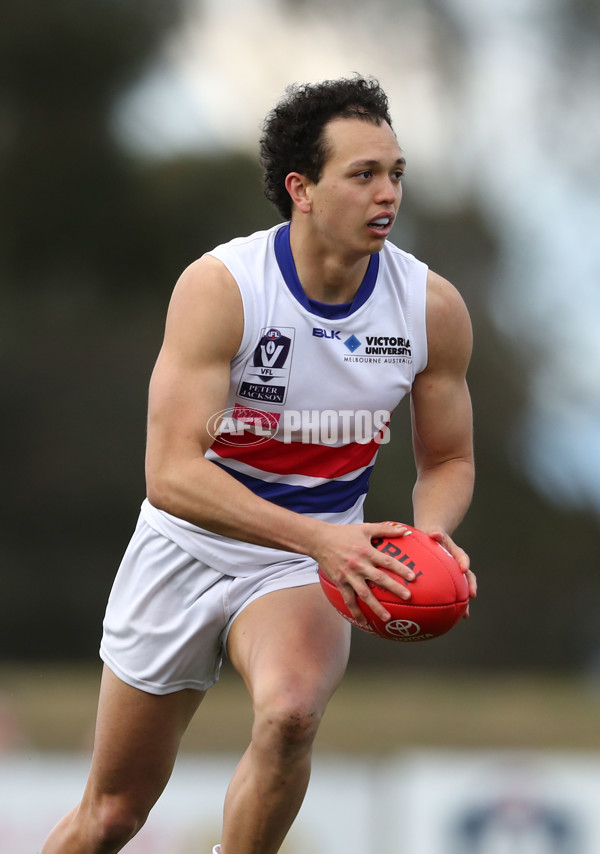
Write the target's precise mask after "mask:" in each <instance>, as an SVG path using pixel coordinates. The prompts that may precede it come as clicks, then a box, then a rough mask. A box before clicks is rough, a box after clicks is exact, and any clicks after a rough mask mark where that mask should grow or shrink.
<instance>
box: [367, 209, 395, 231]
mask: <svg viewBox="0 0 600 854" xmlns="http://www.w3.org/2000/svg"><path fill="white" fill-rule="evenodd" d="M393 222H394V217H393V216H392V215H391V214H382V215H381V216H378V217H376V219H372V220H371V222H369V223H368V225H367V227H368V228H369V229H370V230H371V231H373V232H376V233H377V234H379V235H380V236H382V237H386V236H387V235H388V234H389V233H390V231H391V228H392V223H393Z"/></svg>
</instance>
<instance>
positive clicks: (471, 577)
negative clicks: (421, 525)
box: [425, 530, 477, 617]
mask: <svg viewBox="0 0 600 854" xmlns="http://www.w3.org/2000/svg"><path fill="white" fill-rule="evenodd" d="M425 533H426V534H427V535H428V536H429V537H431V539H432V540H435V541H436V542H438V543H439V544H440V545H441V546H443V547H444V548H445V549H446V551H448V552H450V554H451V555H452V557H453V558H454V560H455V561H456V562H457V563H458V565H459V567H460V568H461V570H462V572H463V573H464V574H465V575H466V577H467V582H468V584H469V597H470V598H471V599H475V598H476V597H477V577H476V576H475V573H474V572H472V571H471V560H470V558H469V555H468V554H467V553H466V552H465V551H464V550H463V549H461V548H460V546H457V545H456V543H455V542H454V540H453V539H452V537H450V536H449V535H448V534H446V533H445V532H444V531H438V530H432V531H426V532H425ZM468 616H469V609H468V608H467V610H466V612H465V617H468Z"/></svg>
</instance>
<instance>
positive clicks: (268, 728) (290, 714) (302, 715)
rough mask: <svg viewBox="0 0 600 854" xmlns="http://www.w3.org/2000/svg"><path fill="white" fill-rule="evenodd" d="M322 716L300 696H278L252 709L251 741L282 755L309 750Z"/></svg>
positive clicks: (320, 712)
mask: <svg viewBox="0 0 600 854" xmlns="http://www.w3.org/2000/svg"><path fill="white" fill-rule="evenodd" d="M322 715H323V710H322V709H320V708H319V707H318V706H317V705H316V704H313V703H311V702H309V701H307V699H306V698H304V697H302V696H297V695H286V696H278V697H277V698H275V699H272V700H271V701H269V702H266V703H263V704H260V705H256V706H255V717H254V727H253V734H252V735H253V741H254V742H255V743H257V742H258V743H261V744H264V745H266V746H268V747H270V748H273V749H275V750H276V751H277V752H278V753H280V754H284V755H285V754H286V753H295V752H297V751H302V750H307V749H310V747H311V746H312V743H313V741H314V738H315V736H316V734H317V730H318V728H319V724H320V722H321V717H322Z"/></svg>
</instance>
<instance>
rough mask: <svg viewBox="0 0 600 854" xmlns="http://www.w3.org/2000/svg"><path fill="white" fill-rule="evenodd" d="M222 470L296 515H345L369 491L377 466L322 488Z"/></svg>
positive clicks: (331, 481) (324, 485) (321, 485)
mask: <svg viewBox="0 0 600 854" xmlns="http://www.w3.org/2000/svg"><path fill="white" fill-rule="evenodd" d="M215 465H217V466H219V468H222V469H223V470H224V471H226V472H227V474H230V475H231V476H232V477H234V478H235V479H236V480H239V482H240V483H243V484H244V486H247V487H248V489H250V490H252V492H254V493H255V494H256V495H258V496H260V497H261V498H265V499H266V500H267V501H272V502H273V504H278V505H279V506H280V507H285V508H286V509H287V510H295V511H296V513H341V512H343V511H344V510H349V509H350V508H351V507H353V506H354V504H356V502H357V501H358V499H359V498H360V496H361V495H365V494H366V492H367V490H368V489H369V478H370V477H371V472H372V471H373V466H369V467H368V468H366V469H365V470H364V471H363V472H361V474H359V476H358V477H356V478H355V479H354V480H330V481H328V482H327V483H322V484H320V485H319V486H311V487H308V486H296V485H292V484H288V483H270V482H268V481H264V480H259V478H256V477H251V476H250V475H247V474H241V472H238V471H234V469H230V468H228V467H227V466H224V465H221V463H218V462H215Z"/></svg>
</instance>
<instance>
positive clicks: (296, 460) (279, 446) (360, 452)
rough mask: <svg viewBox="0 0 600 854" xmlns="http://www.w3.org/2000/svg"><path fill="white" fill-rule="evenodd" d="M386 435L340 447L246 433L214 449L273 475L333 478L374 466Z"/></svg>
mask: <svg viewBox="0 0 600 854" xmlns="http://www.w3.org/2000/svg"><path fill="white" fill-rule="evenodd" d="M384 430H387V427H385V428H384ZM382 433H383V431H381V433H379V434H378V435H377V437H376V438H375V439H371V441H370V442H367V443H366V444H362V443H358V442H350V443H349V444H347V445H342V446H340V447H332V446H331V445H317V444H310V443H305V442H281V441H279V440H278V439H273V438H271V439H267V440H265V441H263V442H257V441H256V436H255V435H254V434H252V433H244V434H242V435H240V436H236V437H235V444H233V443H232V441H231V437H230V438H228V440H227V442H224V441H223V440H222V439H220V438H219V437H217V438H216V439H215V441H214V442H213V444H212V446H211V450H213V451H214V452H215V453H216V454H218V455H219V456H220V457H223V458H228V457H230V458H233V459H236V460H239V461H240V462H242V463H246V464H247V465H249V466H252V467H253V468H256V469H261V470H262V471H268V472H272V473H273V474H284V475H285V474H301V475H305V476H307V477H325V478H333V477H340V475H343V474H349V473H350V472H352V471H355V470H356V469H359V468H362V467H363V466H368V465H370V464H371V462H372V461H373V459H374V457H375V455H376V453H377V451H378V450H379V445H380V444H381V435H382ZM377 439H379V441H377Z"/></svg>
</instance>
